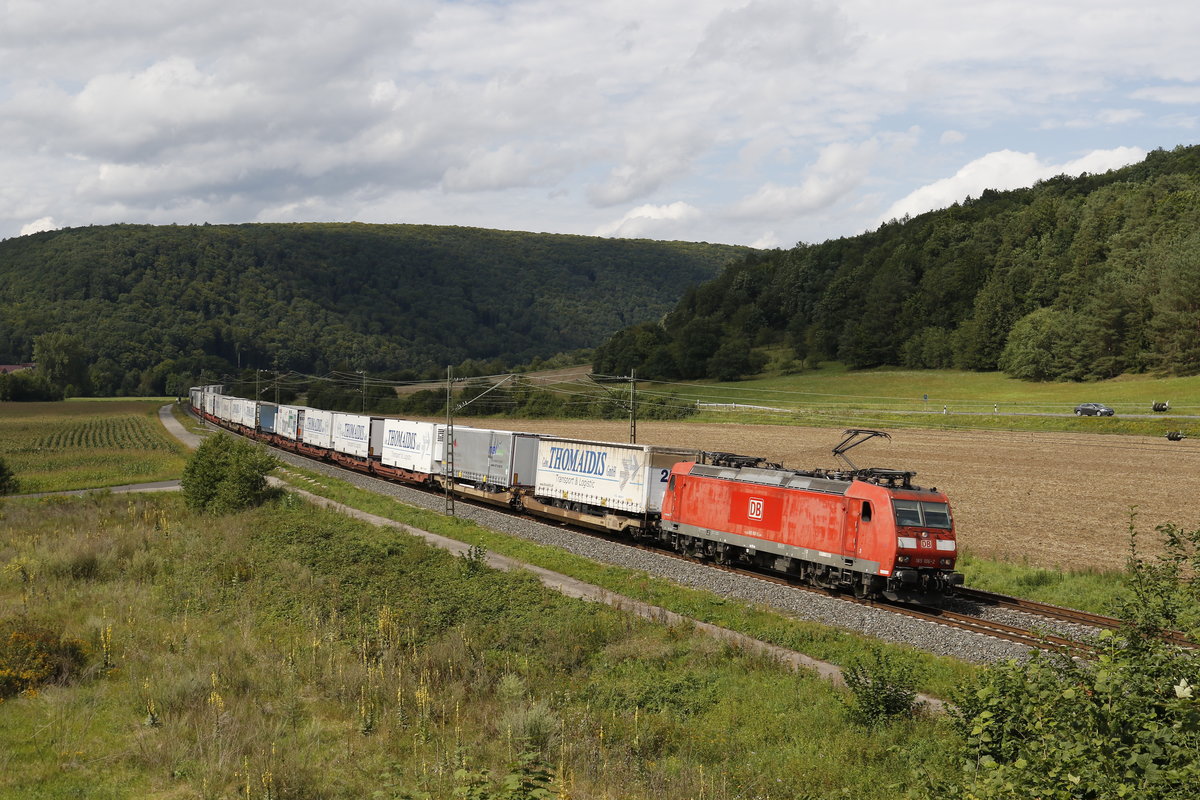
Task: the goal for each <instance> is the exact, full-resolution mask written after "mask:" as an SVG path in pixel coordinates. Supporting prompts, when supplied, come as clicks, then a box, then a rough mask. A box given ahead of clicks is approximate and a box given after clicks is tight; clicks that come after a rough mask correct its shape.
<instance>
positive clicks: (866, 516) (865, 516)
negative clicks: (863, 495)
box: [862, 500, 871, 522]
mask: <svg viewBox="0 0 1200 800" xmlns="http://www.w3.org/2000/svg"><path fill="white" fill-rule="evenodd" d="M862 521H863V522H870V521H871V504H870V502H868V501H866V500H863V507H862Z"/></svg>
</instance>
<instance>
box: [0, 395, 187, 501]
mask: <svg viewBox="0 0 1200 800" xmlns="http://www.w3.org/2000/svg"><path fill="white" fill-rule="evenodd" d="M161 405H162V402H161V401H157V400H152V401H145V400H124V401H88V400H76V401H71V402H66V403H4V404H0V457H3V458H4V460H5V461H6V462H7V463H8V465H9V467H10V468H11V469H12V470H13V471H14V472H15V473H16V475H17V479H18V480H19V481H20V483H21V489H20V490H21V492H23V493H33V492H57V491H67V490H71V489H90V488H96V487H103V486H118V485H121V484H127V483H142V482H147V481H159V480H167V479H170V478H177V477H179V474H180V472H181V471H182V469H183V461H184V457H183V448H182V447H181V445H179V444H178V443H177V442H176V441H175V440H174V439H173V438H172V437H170V436H169V435H168V434H167V433H166V431H165V430H164V429H163V427H162V424H161V423H160V422H159V421H158V418H157V412H158V408H159V407H160V406H161Z"/></svg>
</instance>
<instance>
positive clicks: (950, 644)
mask: <svg viewBox="0 0 1200 800" xmlns="http://www.w3.org/2000/svg"><path fill="white" fill-rule="evenodd" d="M277 454H278V455H279V457H280V459H281V460H282V461H283V462H284V463H287V464H292V465H295V466H299V467H303V468H305V469H308V470H312V471H314V472H318V473H321V474H324V475H328V476H330V477H335V478H339V479H341V480H345V481H348V482H349V483H351V484H353V485H355V486H358V487H359V488H362V489H365V490H367V491H371V492H375V493H377V494H381V495H386V496H389V497H394V498H395V499H397V500H399V501H401V502H403V503H407V504H409V505H412V506H418V507H421V508H427V509H430V510H432V511H437V512H442V511H444V510H445V500H444V499H443V497H442V496H441V495H437V494H431V493H427V492H423V491H419V490H417V489H413V488H410V487H407V486H404V485H401V484H396V483H391V482H388V481H383V480H380V479H378V478H372V477H370V476H367V475H362V474H359V473H357V472H352V471H350V470H346V469H342V468H341V467H337V466H334V465H331V464H324V463H321V462H318V461H313V460H310V459H308V458H305V457H303V456H299V455H295V454H293V453H287V452H284V451H277ZM455 510H456V513H457V515H458V516H459V517H462V518H464V519H469V520H471V521H473V522H476V523H478V524H479V525H482V526H483V527H485V528H488V529H490V530H494V531H498V532H501V533H506V534H509V535H512V536H517V537H520V538H523V539H527V540H530V541H533V542H537V543H539V544H545V545H550V546H552V547H559V548H562V549H563V550H566V551H568V552H571V553H574V554H576V555H580V556H583V557H585V558H589V559H592V560H594V561H598V562H602V563H606V564H612V565H615V566H619V567H625V568H627V569H635V570H641V571H644V572H646V573H649V574H651V575H655V576H658V577H661V578H666V579H667V580H670V581H674V582H675V583H679V584H681V585H684V586H689V587H693V588H696V589H704V590H707V591H710V592H713V593H714V594H717V595H720V596H722V597H730V598H735V599H738V600H743V601H746V602H749V603H756V604H761V605H764V606H767V607H770V608H772V609H775V610H777V611H781V612H783V613H785V614H788V615H791V616H793V617H796V618H799V619H804V620H810V621H813V622H818V623H821V624H824V625H830V626H834V627H838V628H843V629H846V630H850V631H854V632H857V633H861V634H864V635H867V636H871V637H874V638H877V639H881V640H884V641H888V642H893V643H897V644H907V645H911V646H912V647H915V648H917V649H920V650H923V651H926V652H929V653H934V654H936V655H944V656H952V657H954V658H959V659H962V660H964V661H970V662H975V663H991V662H995V661H1001V660H1005V659H1009V658H1021V657H1023V656H1025V655H1027V653H1028V649H1027V648H1025V647H1022V646H1020V645H1017V644H1015V643H1012V642H1006V641H1002V640H1000V639H994V638H992V637H989V636H983V635H980V634H976V633H969V632H966V631H958V630H954V629H952V628H947V627H945V626H942V625H938V624H936V623H933V622H925V621H922V620H915V619H910V618H908V617H903V616H900V615H898V614H893V613H890V612H888V611H885V610H882V609H876V608H869V607H865V606H860V605H856V604H853V603H848V602H845V601H841V600H837V599H835V598H829V597H823V596H821V595H817V594H812V593H809V592H803V591H799V590H796V589H791V588H788V587H786V586H781V585H778V584H774V583H769V582H767V581H762V580H758V579H755V578H753V577H749V576H742V575H736V574H731V573H727V572H722V571H718V570H715V569H712V568H710V567H706V566H704V565H702V564H694V563H689V562H687V561H681V560H679V559H677V558H672V557H669V556H665V555H659V554H656V553H651V552H647V551H645V550H641V549H638V548H635V547H630V546H627V545H623V544H619V543H614V542H609V541H605V540H603V539H597V538H594V537H591V536H587V535H584V534H580V533H575V532H573V531H570V530H566V529H564V528H562V527H559V526H556V525H553V524H547V523H545V522H541V521H538V520H535V519H531V518H528V517H515V516H511V515H508V514H504V513H500V512H498V511H493V510H491V509H488V508H485V507H480V506H474V505H469V504H467V503H465V502H463V501H461V500H458V501H456V503H455ZM954 610H956V611H959V612H961V613H968V614H972V615H975V616H978V617H979V618H980V619H985V620H994V621H999V622H1005V623H1007V624H1011V625H1020V626H1025V627H1027V626H1029V625H1032V624H1039V623H1040V624H1042V625H1043V627H1045V628H1046V629H1048V630H1049V629H1053V630H1054V632H1058V633H1060V634H1062V635H1072V634H1075V635H1078V633H1079V632H1080V630H1081V629H1082V626H1077V625H1074V626H1072V625H1067V624H1065V623H1058V624H1052V623H1050V622H1048V621H1043V620H1040V618H1032V617H1030V616H1029V615H1027V614H1023V613H1021V612H1017V611H1012V610H1008V609H998V608H992V607H987V606H978V605H976V604H974V603H966V602H965V601H958V602H956V603H955V604H954ZM1034 619H1037V621H1036V622H1035V621H1032V620H1034Z"/></svg>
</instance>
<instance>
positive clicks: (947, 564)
mask: <svg viewBox="0 0 1200 800" xmlns="http://www.w3.org/2000/svg"><path fill="white" fill-rule="evenodd" d="M942 566H943V567H952V566H954V559H951V558H943V559H942Z"/></svg>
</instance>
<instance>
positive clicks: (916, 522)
mask: <svg viewBox="0 0 1200 800" xmlns="http://www.w3.org/2000/svg"><path fill="white" fill-rule="evenodd" d="M892 505H893V506H894V507H895V509H896V524H897V525H912V526H920V527H923V528H942V529H944V530H950V507H949V506H948V505H946V504H945V503H929V502H922V501H917V500H893V501H892Z"/></svg>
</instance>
